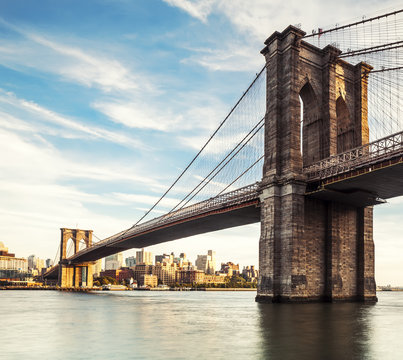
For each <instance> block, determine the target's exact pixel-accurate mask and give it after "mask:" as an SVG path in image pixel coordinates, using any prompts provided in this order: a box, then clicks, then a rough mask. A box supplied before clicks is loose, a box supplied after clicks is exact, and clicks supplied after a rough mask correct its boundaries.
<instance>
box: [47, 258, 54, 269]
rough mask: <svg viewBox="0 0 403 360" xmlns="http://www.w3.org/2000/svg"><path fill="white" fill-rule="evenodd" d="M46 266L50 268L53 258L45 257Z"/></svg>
mask: <svg viewBox="0 0 403 360" xmlns="http://www.w3.org/2000/svg"><path fill="white" fill-rule="evenodd" d="M45 265H46V268H50V267H51V266H53V260H52V259H46V261H45Z"/></svg>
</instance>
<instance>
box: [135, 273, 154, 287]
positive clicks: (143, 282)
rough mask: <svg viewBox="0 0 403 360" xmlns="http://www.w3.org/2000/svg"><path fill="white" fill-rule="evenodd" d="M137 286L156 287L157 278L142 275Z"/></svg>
mask: <svg viewBox="0 0 403 360" xmlns="http://www.w3.org/2000/svg"><path fill="white" fill-rule="evenodd" d="M139 285H140V286H149V287H157V286H158V277H157V276H156V275H150V274H144V275H142V276H141V279H140V282H139Z"/></svg>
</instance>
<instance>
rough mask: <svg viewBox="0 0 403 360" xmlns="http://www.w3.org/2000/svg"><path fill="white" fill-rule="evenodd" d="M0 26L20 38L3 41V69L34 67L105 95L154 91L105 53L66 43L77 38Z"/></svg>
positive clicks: (141, 76)
mask: <svg viewBox="0 0 403 360" xmlns="http://www.w3.org/2000/svg"><path fill="white" fill-rule="evenodd" d="M0 23H1V24H2V25H3V26H5V27H7V28H8V29H10V30H13V31H15V32H16V33H18V34H19V35H20V36H21V38H19V39H15V38H13V40H12V41H11V40H6V39H3V41H2V46H1V48H0V62H1V63H2V64H3V65H5V66H9V67H11V68H14V69H18V68H19V67H20V68H21V67H26V68H35V69H37V70H39V71H42V72H46V73H53V74H56V75H58V76H60V77H61V78H62V79H64V80H67V81H71V82H74V83H78V84H81V85H83V86H86V87H95V88H98V89H100V90H101V91H103V92H106V93H119V94H122V93H127V92H129V93H133V92H137V91H138V90H139V89H140V88H141V91H150V92H153V91H157V89H156V88H155V86H154V85H153V84H152V82H151V81H149V80H148V78H147V77H146V76H144V74H141V73H139V72H135V71H133V69H132V68H131V67H129V66H128V65H126V64H123V63H122V62H121V61H119V60H117V59H116V58H113V57H111V56H109V55H107V54H106V53H105V51H102V50H99V49H96V48H95V46H92V47H91V48H84V44H82V45H81V46H80V45H76V44H74V45H69V44H68V42H69V41H70V42H75V43H80V39H75V40H72V39H69V40H68V39H67V38H60V36H59V37H58V38H56V37H55V36H52V35H50V34H47V35H42V34H39V33H38V32H37V31H35V30H34V29H26V28H23V27H19V26H16V25H14V24H11V23H9V22H6V21H5V20H2V19H0ZM52 38H55V39H52ZM81 42H82V40H81Z"/></svg>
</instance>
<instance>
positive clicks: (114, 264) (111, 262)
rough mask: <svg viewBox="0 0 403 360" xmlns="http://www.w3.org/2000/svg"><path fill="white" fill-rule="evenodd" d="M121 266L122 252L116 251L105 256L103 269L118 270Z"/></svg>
mask: <svg viewBox="0 0 403 360" xmlns="http://www.w3.org/2000/svg"><path fill="white" fill-rule="evenodd" d="M122 266H123V254H122V253H117V254H114V255H110V256H107V257H106V258H105V270H118V269H120V268H121V267H122Z"/></svg>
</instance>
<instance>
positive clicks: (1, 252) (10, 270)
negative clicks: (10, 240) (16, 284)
mask: <svg viewBox="0 0 403 360" xmlns="http://www.w3.org/2000/svg"><path fill="white" fill-rule="evenodd" d="M27 276H28V260H27V259H24V258H17V257H15V254H11V253H9V252H8V248H6V247H5V246H4V244H3V243H2V242H0V279H2V280H22V279H26V278H27Z"/></svg>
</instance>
